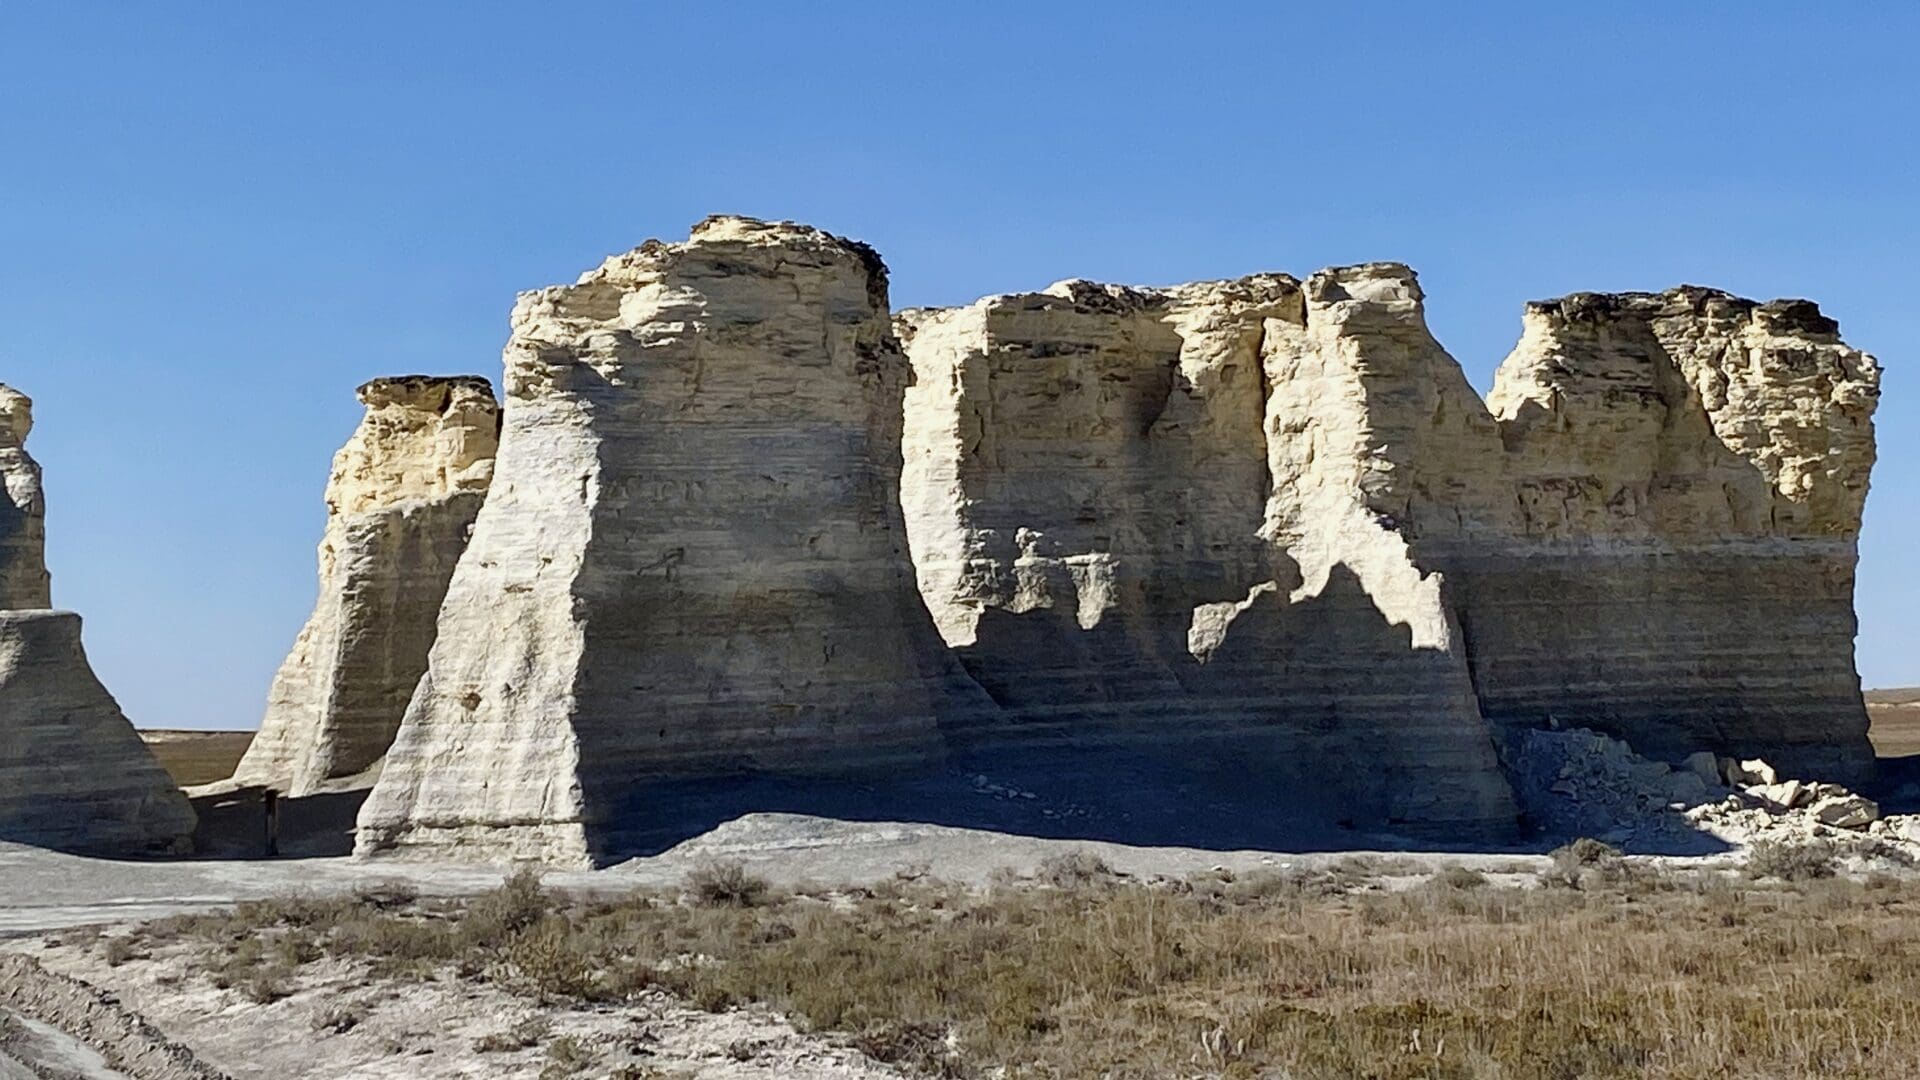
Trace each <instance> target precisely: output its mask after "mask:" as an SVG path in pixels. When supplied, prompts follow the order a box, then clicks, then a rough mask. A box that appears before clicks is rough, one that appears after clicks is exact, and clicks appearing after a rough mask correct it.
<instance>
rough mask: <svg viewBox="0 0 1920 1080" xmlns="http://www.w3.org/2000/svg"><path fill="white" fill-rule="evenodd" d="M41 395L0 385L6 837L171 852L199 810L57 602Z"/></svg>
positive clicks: (186, 838) (0, 720) (94, 849)
mask: <svg viewBox="0 0 1920 1080" xmlns="http://www.w3.org/2000/svg"><path fill="white" fill-rule="evenodd" d="M32 429H33V402H31V401H30V400H28V398H27V396H26V395H25V394H22V393H20V392H19V391H17V390H13V389H10V388H8V387H6V386H0V840H9V841H15V842H18V843H27V844H35V845H41V846H47V847H57V848H62V849H66V850H72V851H81V852H87V853H92V854H102V855H147V854H173V853H179V852H184V851H186V850H187V849H188V848H189V847H190V845H191V840H192V836H193V827H194V817H193V810H192V808H191V807H189V806H188V805H187V800H186V797H185V796H184V795H182V794H181V793H180V790H179V789H178V788H176V787H175V786H174V785H173V781H172V780H171V779H169V778H168V777H167V774H166V772H165V771H164V770H163V769H161V767H160V764H159V762H157V761H155V760H154V758H153V754H152V752H151V751H149V750H148V749H147V746H146V744H145V743H144V742H142V741H141V740H140V736H139V734H138V733H136V732H135V731H134V729H133V725H132V724H130V723H128V722H127V718H126V717H125V716H123V715H121V713H120V707H119V705H117V704H116V703H115V702H114V700H113V697H112V695H110V694H108V693H107V691H106V688H105V687H103V686H101V685H100V680H99V679H98V678H96V677H95V676H94V673H93V668H92V666H91V665H90V664H88V662H87V656H86V653H85V651H84V650H83V649H82V648H81V646H80V617H79V616H78V615H74V614H72V613H71V612H64V611H52V610H49V609H50V608H51V607H52V597H51V596H50V590H49V581H48V577H47V564H46V502H45V498H44V495H43V493H42V491H41V476H40V466H39V465H38V464H36V463H35V462H34V460H33V458H32V457H30V456H28V454H27V449H26V441H27V435H28V433H29V432H31V431H32Z"/></svg>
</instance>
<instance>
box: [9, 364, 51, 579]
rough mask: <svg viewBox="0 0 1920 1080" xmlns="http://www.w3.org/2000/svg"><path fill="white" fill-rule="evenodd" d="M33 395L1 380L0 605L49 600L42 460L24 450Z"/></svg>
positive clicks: (29, 426)
mask: <svg viewBox="0 0 1920 1080" xmlns="http://www.w3.org/2000/svg"><path fill="white" fill-rule="evenodd" d="M32 430H33V401H32V400H31V399H29V398H28V397H27V395H25V394H23V393H21V392H20V391H18V390H15V389H13V388H12V387H9V386H6V385H4V384H0V611H17V610H29V609H35V608H48V607H51V606H53V600H52V596H51V581H50V580H49V578H48V576H47V550H46V548H47V509H46V501H45V498H44V496H43V495H42V494H41V491H40V466H39V465H38V464H37V463H35V462H34V460H33V458H32V457H31V456H29V455H28V454H27V435H28V433H29V432H31V431H32Z"/></svg>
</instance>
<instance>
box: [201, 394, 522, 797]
mask: <svg viewBox="0 0 1920 1080" xmlns="http://www.w3.org/2000/svg"><path fill="white" fill-rule="evenodd" d="M359 396H360V401H361V402H362V403H363V404H364V405H365V406H366V410H367V411H366V417H365V419H363V420H362V421H361V423H360V426H359V428H358V430H356V431H355V432H354V434H353V437H352V439H350V440H349V441H348V442H347V444H346V446H345V447H343V448H342V449H341V450H340V452H339V454H337V455H336V456H335V457H334V461H333V473H332V476H331V478H330V479H329V480H328V483H327V494H326V499H327V527H326V535H325V538H324V539H323V540H322V541H321V543H320V599H319V602H318V604H317V605H316V606H315V608H314V611H313V615H312V617H311V618H310V619H308V621H307V624H306V626H305V627H304V628H303V629H302V630H301V631H300V636H299V638H298V640H296V641H295V643H294V646H293V651H292V653H291V654H290V655H289V656H288V657H287V659H286V662H285V663H284V664H283V665H282V666H281V668H280V672H279V675H278V676H277V677H276V678H275V679H274V682H273V687H272V690H271V691H270V694H269V700H268V705H267V714H266V718H265V720H264V721H263V722H262V724H261V727H260V735H259V737H258V738H256V739H255V740H254V742H253V745H252V746H251V747H250V748H249V749H248V751H247V755H246V757H245V758H244V759H243V760H242V761H241V762H240V766H239V768H238V770H237V771H236V773H235V776H234V779H235V780H236V781H238V782H240V783H244V784H261V785H266V786H270V787H274V788H277V789H279V790H281V791H283V792H285V793H287V794H291V795H306V794H311V793H312V792H314V791H316V790H317V789H319V788H320V787H321V786H323V785H325V784H326V783H327V782H328V781H331V780H336V779H340V778H343V777H349V776H353V775H355V774H357V773H360V772H362V771H364V770H366V769H367V768H369V767H370V766H372V765H374V764H375V763H376V762H378V761H379V760H380V759H381V758H382V757H383V756H384V755H385V754H386V752H387V748H388V747H389V746H390V745H392V743H393V736H394V733H395V732H396V731H398V730H399V727H400V720H401V718H402V717H403V716H404V715H405V714H406V709H407V703H408V702H409V701H410V700H411V699H412V697H413V691H414V688H415V687H416V686H417V685H418V684H419V682H420V676H421V675H422V674H423V673H424V672H425V671H426V669H427V654H428V652H429V651H430V650H431V649H432V647H433V641H434V633H435V626H436V624H437V622H438V619H439V614H440V604H441V602H442V601H443V600H444V599H445V598H446V593H447V586H448V583H449V582H450V581H451V579H452V577H453V570H454V566H455V564H456V563H458V562H459V559H460V555H461V552H463V551H464V550H465V549H466V545H467V536H468V533H469V531H470V530H471V528H472V526H473V521H474V518H475V517H476V516H478V514H479V513H480V506H481V504H482V503H483V502H484V501H485V499H486V492H487V488H488V485H489V484H490V483H491V481H492V479H493V461H494V453H495V451H496V449H497V447H498V444H499V432H500V409H499V405H498V404H497V403H496V402H495V400H494V397H493V389H492V386H491V385H490V384H489V383H488V382H487V381H486V380H485V379H482V378H475V377H463V378H433V377H428V376H408V377H401V378H389V379H376V380H374V381H373V382H370V383H368V384H366V385H365V386H362V387H361V388H360V391H359Z"/></svg>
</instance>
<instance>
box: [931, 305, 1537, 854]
mask: <svg viewBox="0 0 1920 1080" xmlns="http://www.w3.org/2000/svg"><path fill="white" fill-rule="evenodd" d="M1318 284H1319V282H1318V279H1316V282H1315V283H1314V286H1315V287H1314V288H1310V289H1309V290H1306V291H1303V290H1302V288H1301V285H1300V283H1299V282H1298V281H1296V280H1294V279H1292V278H1289V277H1285V276H1280V275H1266V276H1259V277H1253V278H1247V279H1242V280H1239V281H1230V282H1210V283H1200V284H1195V285H1189V286H1182V287H1179V288H1175V289H1167V290H1147V289H1131V288H1123V287H1117V286H1100V285H1094V284H1092V283H1088V282H1065V283H1062V284H1060V285H1056V286H1054V287H1052V288H1050V289H1048V290H1046V291H1045V292H1042V293H1034V294H1021V295H1013V296H999V297H990V298H988V299H986V300H983V301H981V302H979V303H977V304H974V305H971V306H969V307H966V308H959V309H953V310H947V311H917V312H907V313H904V314H903V315H902V317H901V319H900V332H901V336H902V337H903V339H905V340H906V341H907V343H908V344H907V349H908V353H909V355H910V356H911V357H912V359H913V361H914V366H915V373H916V383H915V386H914V388H913V389H912V390H911V391H910V392H909V394H908V398H907V431H908V441H907V447H906V471H905V483H904V490H905V500H906V507H907V521H908V528H909V533H910V535H911V536H912V539H913V547H914V555H915V560H916V563H917V565H918V567H919V574H920V581H921V587H922V590H923V592H924V593H925V595H926V597H927V601H928V605H929V607H930V608H931V609H932V610H933V612H934V614H935V616H936V619H937V621H938V622H939V624H940V626H941V629H942V631H943V633H944V634H945V636H946V639H947V641H948V642H949V643H950V644H951V645H952V646H953V647H954V648H955V649H956V650H957V651H958V652H959V653H960V655H961V656H962V657H963V658H964V660H965V663H966V665H967V668H968V670H969V671H970V672H972V673H973V674H974V676H975V677H976V678H977V679H978V680H979V681H980V682H981V683H982V685H983V686H985V687H986V688H987V689H988V691H989V692H990V693H991V694H992V695H993V696H994V698H995V699H996V700H997V701H998V702H999V703H1000V704H1001V705H1002V706H1003V707H1005V709H1006V710H1007V713H1008V715H1009V717H1010V720H1011V722H1010V723H1008V724H1005V725H1000V726H998V727H996V728H995V729H993V730H991V731H988V732H983V733H981V735H980V738H981V740H982V741H985V742H989V743H997V744H1000V745H1003V746H1034V747H1041V746H1052V747H1064V748H1070V749H1071V750H1072V751H1073V752H1074V753H1085V752H1088V751H1092V750H1095V749H1097V748H1101V747H1104V746H1107V745H1113V744H1118V745H1122V746H1126V747H1129V748H1130V749H1131V751H1132V752H1134V753H1142V754H1144V753H1162V754H1164V753H1172V754H1174V755H1177V756H1178V757H1180V759H1181V767H1182V768H1183V769H1186V770H1191V771H1195V772H1198V771H1202V770H1205V769H1207V768H1209V767H1215V768H1222V769H1223V770H1224V769H1226V768H1231V769H1233V770H1237V771H1240V772H1243V773H1248V774H1251V776H1252V777H1253V778H1254V782H1253V784H1252V790H1253V791H1254V792H1264V794H1263V795H1261V797H1262V798H1264V800H1265V801H1266V802H1267V803H1268V804H1269V805H1270V806H1272V807H1273V812H1274V813H1275V814H1280V813H1282V812H1283V808H1282V806H1281V804H1282V803H1297V802H1304V803H1307V804H1309V805H1311V806H1312V807H1314V808H1316V809H1317V810H1318V811H1319V812H1320V813H1321V814H1322V815H1323V816H1324V817H1326V818H1328V819H1330V820H1331V819H1344V820H1349V821H1361V820H1365V821H1369V822H1373V823H1376V824H1379V823H1387V822H1397V823H1410V822H1419V823H1421V824H1422V825H1424V826H1426V827H1430V828H1435V829H1445V830H1448V831H1452V832H1461V831H1471V832H1483V831H1500V830H1502V829H1505V828H1510V827H1511V825H1512V822H1513V818H1514V809H1513V805H1512V802H1511V799H1510V793H1509V792H1508V790H1507V788H1506V784H1505V781H1504V778H1503V777H1502V775H1501V772H1500V768H1499V763H1498V760H1497V758H1496V756H1495V754H1494V747H1493V743H1492V740H1491V738H1490V736H1489V733H1488V730H1487V728H1486V727H1485V725H1484V723H1483V722H1482V721H1481V718H1480V716H1479V714H1478V712H1477V711H1476V710H1475V707H1474V700H1473V695H1472V691H1471V686H1470V684H1469V682H1468V679H1467V673H1466V669H1465V667H1464V666H1463V665H1462V664H1461V663H1460V662H1459V659H1458V657H1457V656H1456V655H1454V649H1455V646H1456V644H1457V643H1456V641H1455V636H1456V630H1455V628H1454V627H1453V626H1452V625H1451V623H1450V620H1449V618H1448V616H1447V612H1446V609H1445V607H1444V604H1443V602H1442V598H1441V595H1440V590H1439V588H1438V583H1437V581H1430V580H1427V579H1425V578H1424V577H1423V575H1422V574H1421V573H1420V571H1419V570H1418V569H1417V568H1416V567H1415V566H1414V565H1413V563H1412V562H1411V560H1410V558H1409V555H1408V552H1407V550H1406V545H1405V544H1404V542H1401V541H1399V540H1397V539H1396V537H1395V536H1394V534H1393V533H1392V532H1390V531H1383V530H1382V529H1381V528H1380V527H1379V526H1377V525H1376V524H1374V522H1373V520H1372V519H1371V518H1370V517H1369V516H1368V515H1366V514H1365V513H1364V512H1363V511H1364V507H1363V506H1362V495H1361V487H1362V485H1361V477H1360V476H1359V470H1360V469H1361V468H1362V465H1363V463H1364V462H1366V461H1367V460H1368V457H1367V455H1368V453H1369V447H1368V446H1367V445H1365V439H1366V434H1367V431H1368V429H1367V428H1366V426H1365V423H1364V421H1365V420H1366V419H1367V418H1366V417H1365V416H1364V414H1363V411H1362V409H1361V408H1360V407H1359V406H1360V398H1361V395H1362V392H1363V391H1362V388H1361V387H1359V385H1358V380H1357V378H1356V377H1355V372H1354V370H1353V364H1352V359H1353V358H1352V357H1351V356H1350V355H1348V354H1347V353H1346V352H1343V351H1342V350H1343V348H1344V346H1346V345H1348V344H1350V340H1349V339H1348V338H1345V337H1342V335H1341V332H1340V330H1339V325H1340V324H1339V322H1338V321H1337V319H1335V318H1334V317H1333V316H1332V315H1330V314H1327V313H1325V312H1322V313H1321V318H1319V319H1311V318H1309V315H1308V308H1309V304H1310V303H1317V302H1318V300H1319V298H1320V293H1321V290H1319V289H1318ZM1310 297H1311V299H1310ZM1398 376H1399V372H1397V371H1394V372H1385V373H1381V377H1386V378H1393V377H1398ZM1464 385H1465V384H1464V380H1462V386H1463V387H1464ZM1269 430H1272V431H1273V432H1274V433H1275V435H1276V437H1275V438H1274V439H1272V440H1271V443H1270V441H1269V438H1268V432H1269ZM1275 476H1278V477H1280V478H1281V479H1282V482H1280V483H1276V482H1274V480H1273V479H1271V478H1272V477H1275Z"/></svg>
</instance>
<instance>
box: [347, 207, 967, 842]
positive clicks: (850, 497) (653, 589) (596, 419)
mask: <svg viewBox="0 0 1920 1080" xmlns="http://www.w3.org/2000/svg"><path fill="white" fill-rule="evenodd" d="M506 369H507V372H506V391H507V399H506V404H505V428H504V432H503V435H502V438H501V444H500V456H499V460H498V463H497V467H496V476H495V481H494V485H493V489H492V492H491V494H490V495H489V497H488V499H487V503H486V506H485V508H484V509H483V510H482V511H481V513H480V516H479V519H478V521H477V522H476V524H475V527H474V535H473V540H472V543H471V545H470V547H469V549H468V551H467V554H466V556H465V558H464V559H463V560H462V561H461V563H460V566H459V569H458V570H457V571H456V572H455V574H454V578H453V582H452V585H451V588H450V589H449V592H448V596H447V600H446V604H445V607H444V608H443V611H442V614H441V617H440V624H439V631H438V640H437V641H436V643H435V645H434V648H433V652H432V656H431V660H430V662H429V666H428V671H427V674H426V676H425V677H424V679H423V680H422V682H421V684H420V687H419V690H418V692H417V693H416V695H415V697H414V700H413V703H412V706H411V708H410V709H409V712H408V714H407V717H406V721H405V723H404V725H403V727H402V730H401V732H400V735H399V737H398V739H397V740H396V742H395V745H394V748H393V751H392V753H391V754H390V755H389V757H388V761H387V764H386V766H385V769H384V770H383V773H382V775H381V778H380V781H379V783H378V784H377V786H376V787H375V789H374V792H373V795H372V797H371V799H370V800H369V802H368V803H367V806H366V807H365V809H364V810H363V812H362V815H361V819H360V832H359V845H360V851H361V852H362V853H371V852H378V851H383V850H392V849H406V850H422V849H426V850H437V851H441V852H447V851H460V852H463V853H467V854H482V855H494V856H506V855H514V856H536V857H540V858H544V859H547V860H549V861H554V862H575V863H577V862H587V861H596V860H600V859H603V858H605V857H607V852H608V844H609V842H610V840H609V837H610V835H611V833H612V832H613V831H614V830H615V829H616V828H618V827H619V826H620V824H621V823H622V822H623V821H626V820H631V819H634V818H644V817H646V816H647V815H648V814H657V813H658V812H659V811H660V807H658V806H657V805H649V802H648V800H649V798H650V792H651V791H652V790H653V788H652V786H651V785H652V784H653V782H655V781H659V780H664V779H671V778H678V777H686V776H729V775H739V774H750V773H771V774H799V775H844V774H848V773H861V772H877V771H883V770H890V769H898V768H902V767H911V766H917V765H920V764H923V763H925V762H928V761H931V760H937V758H938V756H939V755H940V754H941V753H942V749H943V740H942V735H941V727H940V726H941V723H942V722H943V721H948V722H956V723H957V722H964V721H965V719H966V717H967V716H968V715H969V714H970V713H971V712H972V711H974V710H976V709H980V708H988V707H990V705H989V703H987V702H986V701H985V699H984V697H983V696H982V695H980V693H979V691H978V688H977V687H974V686H973V685H972V683H971V682H970V681H969V680H967V678H966V676H965V674H964V672H962V671H961V670H960V668H959V666H958V664H957V663H955V661H954V660H953V658H952V657H951V655H950V654H949V653H948V652H947V651H946V649H945V648H944V646H943V645H942V643H941V641H940V638H939V635H938V634H937V633H936V631H935V629H934V627H933V624H932V622H931V620H930V619H929V618H928V616H927V613H926V609H925V607H924V606H923V604H922V603H921V601H920V598H919V596H918V593H917V590H916V589H915V586H914V580H913V571H912V566H911V563H910V562H909V560H908V558H907V554H906V542H905V536H904V529H903V526H902V521H901V511H900V503H899V491H898V475H899V474H898V470H899V464H898V463H899V459H900V424H901V419H900V417H901V413H900V399H901V392H902V388H903V386H904V384H905V382H906V380H907V378H908V370H909V369H908V365H907V362H906V359H905V358H904V357H903V356H902V355H901V353H900V351H899V347H898V345H897V343H896V342H895V340H894V338H893V336H892V334H891V333H890V331H889V315H888V311H887V293H886V278H885V270H884V267H883V266H882V265H881V263H880V260H879V258H878V257H877V256H876V255H874V253H873V252H872V251H871V250H869V249H867V248H865V247H863V246H861V245H858V244H853V243H849V242H847V241H843V240H840V239H837V238H835V237H832V236H829V235H827V234H825V233H821V232H818V231H816V230H813V229H807V228H802V227H797V226H790V225H768V224H762V223H759V222H754V221H750V220H747V219H740V218H716V219H711V220H709V221H707V222H705V223H703V224H702V225H700V226H698V227H697V228H696V229H695V230H694V233H693V236H692V238H691V239H690V240H689V241H687V242H686V243H681V244H664V243H660V242H657V241H656V242H649V243H648V244H646V245H644V246H642V247H640V248H639V249H637V250H634V251H632V252H629V253H627V254H625V255H620V256H616V257H614V258H611V259H609V260H608V261H607V262H606V263H605V264H604V265H602V266H601V267H599V268H598V269H596V270H593V271H591V272H589V273H587V274H585V275H584V276H582V277H581V278H580V280H579V282H578V283H577V284H574V285H571V286H563V287H557V288H551V289H544V290H541V291H538V292H532V293H527V294H525V295H523V296H522V297H521V298H520V301H519V304H518V305H517V306H516V308H515V310H514V316H513V336H512V339H511V340H510V342H509V343H508V345H507V349H506Z"/></svg>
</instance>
